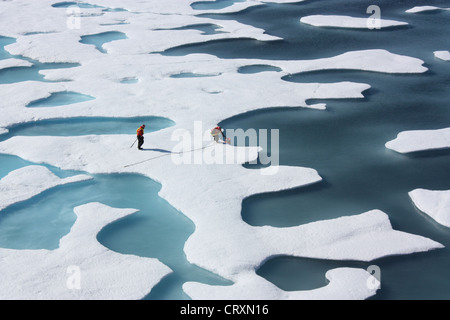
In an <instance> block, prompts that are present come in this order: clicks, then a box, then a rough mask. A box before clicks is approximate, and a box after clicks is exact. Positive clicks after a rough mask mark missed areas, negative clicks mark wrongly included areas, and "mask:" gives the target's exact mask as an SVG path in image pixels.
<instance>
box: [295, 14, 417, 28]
mask: <svg viewBox="0 0 450 320" xmlns="http://www.w3.org/2000/svg"><path fill="white" fill-rule="evenodd" d="M368 21H370V20H368V18H356V17H349V16H337V15H312V16H306V17H302V18H301V19H300V22H302V23H305V24H309V25H312V26H316V27H334V28H354V29H368V28H369V26H370V25H369V24H368ZM377 21H378V22H379V28H380V29H382V28H389V27H398V26H406V25H408V23H407V22H402V21H394V20H386V19H379V20H377Z"/></svg>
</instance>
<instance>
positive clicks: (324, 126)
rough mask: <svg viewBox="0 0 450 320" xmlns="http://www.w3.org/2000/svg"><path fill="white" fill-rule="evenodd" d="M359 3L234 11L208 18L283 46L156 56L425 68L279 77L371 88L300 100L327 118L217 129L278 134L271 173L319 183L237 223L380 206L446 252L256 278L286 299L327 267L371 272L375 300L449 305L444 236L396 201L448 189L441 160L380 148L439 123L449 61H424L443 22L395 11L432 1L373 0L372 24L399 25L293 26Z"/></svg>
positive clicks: (270, 117) (254, 205)
mask: <svg viewBox="0 0 450 320" xmlns="http://www.w3.org/2000/svg"><path fill="white" fill-rule="evenodd" d="M370 4H373V3H368V2H364V1H339V2H337V1H314V2H309V1H308V2H302V3H299V4H285V5H270V4H268V5H263V6H258V7H255V8H250V9H247V10H245V11H243V12H240V13H237V14H224V15H207V16H208V17H212V18H216V19H233V20H238V21H241V22H243V23H247V24H250V25H253V26H255V27H259V28H263V29H264V30H265V31H266V33H268V34H271V35H275V36H279V37H282V38H283V40H277V41H273V42H261V41H256V40H250V39H239V40H219V41H211V42H208V43H202V44H192V45H185V46H180V47H178V48H174V49H170V50H167V51H166V52H165V54H167V55H185V54H189V53H209V54H213V55H216V56H218V57H221V58H224V59H229V58H262V59H317V58H323V57H331V56H335V55H338V54H341V53H344V52H347V51H352V50H362V49H380V48H382V49H387V50H389V51H390V52H393V53H397V54H404V55H409V56H412V57H417V58H420V59H422V60H424V61H425V65H426V66H427V67H428V68H429V71H428V72H426V73H425V74H419V75H386V74H378V73H372V72H358V71H343V70H335V71H318V72H310V73H305V74H292V75H288V76H286V77H284V78H283V79H284V80H285V81H291V82H297V83H308V82H324V83H332V82H340V81H354V82H362V83H368V84H370V85H371V86H372V88H371V89H369V90H367V91H366V92H364V95H365V98H364V99H355V100H351V99H344V100H322V101H318V100H317V101H309V102H308V103H310V104H313V103H317V102H325V103H327V110H326V111H318V110H308V109H299V108H295V109H292V108H284V109H283V108H281V109H269V110H265V111H256V112H250V113H247V114H244V115H238V116H236V117H233V118H231V119H226V120H224V121H223V122H222V123H221V126H223V127H224V128H230V129H231V128H232V129H237V128H243V129H244V130H246V129H249V128H254V129H279V130H280V149H279V150H269V151H271V152H279V157H280V164H283V165H293V166H306V167H311V168H315V169H317V170H318V172H319V174H320V175H321V176H322V177H323V182H320V183H318V184H315V185H312V186H309V187H305V188H298V189H294V190H290V191H285V192H276V193H269V194H263V195H256V196H252V197H249V198H247V199H245V200H244V202H243V205H242V217H243V219H244V220H245V221H246V222H247V223H249V224H251V225H255V226H260V225H271V226H275V227H286V226H295V225H300V224H304V223H308V222H312V221H318V220H323V219H331V218H337V217H340V216H344V215H354V214H360V213H363V212H365V211H368V210H372V209H381V210H383V211H385V212H386V213H387V214H388V215H389V218H390V220H391V223H392V225H393V227H394V228H395V229H397V230H402V231H405V232H410V233H414V234H419V235H423V236H426V237H429V238H431V239H433V240H436V241H438V242H440V243H442V244H444V246H445V247H446V248H445V249H440V250H435V251H432V252H427V253H420V254H412V255H408V256H399V257H389V258H383V259H379V260H376V261H371V262H370V263H362V262H349V261H322V260H314V259H305V258H295V257H277V258H274V259H271V260H269V261H268V262H266V263H265V264H264V265H262V266H261V267H260V268H259V270H258V274H259V275H261V276H263V277H265V278H266V279H268V280H269V281H272V282H273V283H274V284H276V285H277V286H279V287H280V288H282V289H285V290H305V289H314V288H317V287H321V286H324V285H326V279H325V272H326V271H327V270H329V269H332V268H336V267H344V266H349V267H355V266H356V267H361V268H367V267H368V266H369V264H377V265H378V266H379V267H380V269H381V283H382V285H381V290H379V291H378V293H377V295H376V296H375V297H374V299H449V298H450V286H449V285H448V284H449V283H450V282H449V281H450V280H449V276H448V270H449V267H450V251H449V249H448V247H449V246H450V230H449V229H448V228H446V227H443V226H441V225H439V224H437V223H436V222H434V221H433V220H432V219H430V218H429V217H427V216H426V215H424V214H423V213H421V212H419V211H418V210H417V209H416V208H415V207H414V205H413V203H412V202H411V200H410V199H409V197H408V195H407V193H408V192H409V191H411V190H413V189H415V188H428V189H432V190H448V189H449V188H450V151H449V150H439V151H431V152H417V153H413V154H409V155H401V154H398V153H395V152H394V151H391V150H388V149H386V148H385V146H384V144H385V143H386V142H387V141H389V140H392V139H394V138H395V137H396V135H397V134H398V133H399V132H400V131H404V130H418V129H440V128H444V127H448V126H449V125H450V110H449V107H448V101H449V99H450V90H449V89H450V64H449V63H448V62H443V61H440V60H439V59H436V58H435V57H434V55H433V51H435V50H448V48H449V47H450V39H449V38H448V37H447V36H446V31H445V30H447V29H448V27H449V22H450V13H449V12H445V11H437V12H433V13H422V14H414V15H412V14H407V13H405V11H406V10H407V9H410V8H412V7H414V6H416V5H433V4H435V5H437V6H445V4H444V3H443V2H442V1H426V3H425V2H424V1H395V2H393V1H378V2H377V3H376V4H377V5H379V7H380V9H381V17H382V18H385V19H394V20H400V21H406V22H408V23H409V26H408V27H402V28H390V29H388V30H374V31H369V30H348V29H333V28H317V27H312V26H307V25H304V24H301V23H300V22H299V19H300V18H301V17H302V16H306V15H313V14H341V15H350V16H357V17H368V15H367V14H366V9H367V7H368V6H369V5H370ZM449 4H450V2H448V1H447V3H446V5H447V6H448V5H449ZM380 63H382V62H380ZM248 68H249V69H248V70H245V69H244V72H259V69H258V68H257V67H251V68H250V67H248ZM261 68H262V67H261ZM262 71H271V70H264V68H262ZM274 71H276V70H274ZM247 167H248V168H249V169H251V168H252V167H253V166H252V165H247Z"/></svg>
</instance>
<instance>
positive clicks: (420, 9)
mask: <svg viewBox="0 0 450 320" xmlns="http://www.w3.org/2000/svg"><path fill="white" fill-rule="evenodd" d="M437 10H450V8H441V7H436V6H416V7H414V8H411V9H408V10H406V12H407V13H420V12H428V11H437Z"/></svg>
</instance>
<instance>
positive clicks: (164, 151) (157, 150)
mask: <svg viewBox="0 0 450 320" xmlns="http://www.w3.org/2000/svg"><path fill="white" fill-rule="evenodd" d="M141 151H155V152H162V153H172V151H169V150H164V149H157V148H153V149H149V148H142V149H141Z"/></svg>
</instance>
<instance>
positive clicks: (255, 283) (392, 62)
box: [0, 0, 450, 299]
mask: <svg viewBox="0 0 450 320" xmlns="http://www.w3.org/2000/svg"><path fill="white" fill-rule="evenodd" d="M195 2H196V1H194V0H189V1H179V0H164V1H160V0H149V1H138V0H136V1H134V0H133V1H131V0H130V1H127V2H123V1H118V0H108V1H106V0H95V1H89V2H88V3H89V4H90V5H86V4H85V3H78V6H76V5H75V6H69V5H64V3H61V2H58V1H56V0H40V1H26V0H14V1H3V2H1V3H0V30H1V34H0V36H2V37H8V38H11V39H14V41H13V42H12V43H10V44H8V45H6V46H5V48H4V50H5V51H6V52H7V57H5V58H2V59H0V71H2V70H6V69H10V68H29V67H31V66H32V65H33V62H31V61H36V62H39V63H47V64H52V63H58V64H68V65H67V67H59V68H45V69H43V70H40V71H39V74H40V75H43V77H44V80H45V81H18V82H13V83H6V84H1V85H0V94H1V96H2V102H1V104H0V108H1V114H2V116H1V118H0V133H6V132H8V131H9V130H12V128H13V127H15V126H20V125H23V124H30V123H34V122H39V121H43V120H61V119H63V120H67V121H70V120H71V119H79V118H82V117H83V118H85V117H87V118H96V117H99V118H106V117H113V118H118V119H120V118H135V117H149V116H157V117H164V118H168V119H170V120H172V121H174V123H175V125H174V126H172V127H168V128H163V129H161V130H158V131H155V132H149V133H147V132H146V135H145V139H146V146H149V145H150V146H151V147H148V148H149V150H145V151H142V152H140V151H137V150H136V149H135V148H132V149H131V148H130V144H131V143H132V142H133V140H134V139H135V135H134V132H130V133H129V134H102V133H101V132H99V133H98V134H89V135H78V136H56V135H48V136H24V135H23V136H22V135H15V136H13V137H10V138H9V139H6V140H3V141H0V153H2V154H9V155H14V156H18V157H20V158H22V159H24V160H27V161H30V162H32V163H34V164H33V165H29V166H25V167H23V168H19V169H16V170H13V171H11V172H10V173H9V174H8V175H6V176H5V177H2V178H1V180H0V191H1V194H0V201H1V202H0V216H1V215H2V210H3V209H5V208H7V207H9V206H11V205H14V204H16V203H20V202H23V201H25V200H28V199H31V198H33V197H34V196H36V195H38V194H41V193H42V192H44V191H46V190H50V189H52V188H55V187H63V186H64V185H66V184H72V183H73V184H76V183H78V182H82V181H86V180H89V179H92V175H95V174H116V173H137V174H140V175H143V176H146V177H148V178H150V179H153V180H155V181H157V182H159V183H160V184H161V185H162V189H161V191H160V193H159V195H160V197H162V198H164V199H165V200H167V201H168V202H169V203H170V205H171V206H173V207H174V208H176V209H177V210H179V211H180V212H182V213H183V214H184V215H185V216H186V217H188V218H189V219H190V220H191V221H192V222H193V223H194V225H195V231H194V233H193V234H192V235H191V236H190V237H189V238H188V240H187V241H186V243H185V247H184V251H185V254H186V257H187V259H188V261H189V262H190V263H191V264H195V265H197V266H200V267H201V268H204V269H205V270H208V271H211V272H213V273H215V274H217V275H219V276H221V277H223V278H225V279H227V280H230V281H231V282H232V283H233V284H232V285H228V286H214V285H208V284H204V283H200V282H186V283H185V284H184V285H183V290H184V291H185V293H186V294H187V295H188V296H189V297H190V298H192V299H366V298H369V297H371V296H373V295H375V294H376V292H377V288H374V287H370V286H367V281H368V279H370V277H371V275H370V273H369V272H368V271H367V270H365V269H362V268H337V269H333V270H329V271H328V272H327V274H326V278H327V279H328V281H329V282H328V284H327V285H326V286H324V287H322V288H319V289H315V290H305V291H285V290H282V289H280V288H278V287H277V286H275V285H274V284H272V283H270V282H269V281H267V280H266V279H263V278H262V277H260V276H258V275H257V274H256V269H257V268H258V267H259V266H260V265H261V264H262V263H264V262H265V261H267V260H268V259H270V258H271V257H275V256H279V255H287V256H296V257H308V258H315V259H330V260H357V261H369V262H370V261H373V260H376V259H379V258H382V257H386V256H394V255H408V254H413V253H416V252H425V251H430V250H434V249H441V248H443V245H442V244H441V243H440V242H439V241H435V240H433V239H430V238H428V237H425V236H422V235H416V234H412V233H408V232H404V231H400V230H396V229H395V227H393V226H392V225H391V223H390V220H389V216H388V214H389V213H387V212H383V211H382V210H379V209H378V208H373V210H370V211H367V212H360V213H359V214H357V215H349V216H344V217H340V218H337V219H330V220H324V221H317V222H313V223H309V224H304V225H299V226H295V227H289V228H275V227H271V226H264V227H254V226H250V225H249V224H247V223H246V222H244V221H243V220H242V216H241V206H242V201H243V200H244V199H245V198H248V197H250V196H252V195H255V194H262V193H268V192H276V191H282V190H288V189H294V188H299V187H305V186H310V185H314V184H316V183H320V182H321V181H323V177H322V176H321V172H318V171H317V170H316V169H314V168H306V167H301V166H288V165H279V164H278V163H276V164H275V163H272V165H273V166H272V167H270V166H269V167H268V168H259V169H247V168H245V167H244V166H243V164H245V163H248V162H250V161H254V160H256V159H257V158H258V155H259V154H260V153H261V152H262V151H264V150H262V148H261V147H260V146H233V145H222V144H217V145H211V141H207V139H202V140H201V141H200V145H199V146H197V147H198V148H197V147H196V145H195V143H196V142H193V145H192V148H191V147H190V146H187V147H186V148H182V149H177V148H179V144H178V142H179V141H177V140H174V132H181V133H182V132H185V133H186V135H187V136H189V135H190V136H192V137H195V135H196V133H195V123H196V122H197V121H200V122H201V123H202V129H203V132H206V133H207V132H208V130H209V129H210V128H212V127H214V126H215V125H217V123H219V122H220V121H222V120H224V119H227V118H230V117H233V116H235V115H238V114H244V113H247V112H249V111H254V110H261V109H264V108H284V107H293V108H295V107H305V108H313V109H319V110H322V111H324V112H325V111H326V103H323V102H318V103H310V101H311V100H321V99H363V98H364V97H365V95H364V93H365V92H366V91H367V90H370V89H371V85H370V84H367V83H362V82H355V81H339V82H333V83H319V82H314V83H293V82H288V81H285V80H283V79H282V78H283V77H284V76H288V75H291V74H298V73H306V72H314V71H329V70H351V71H364V72H375V73H381V74H389V75H395V74H402V75H404V74H408V75H421V74H423V73H426V72H427V71H428V68H427V66H426V64H425V62H424V61H423V60H422V59H419V58H416V57H412V56H408V55H405V54H399V53H394V52H390V51H388V50H386V49H382V48H380V49H361V50H349V51H348V52H343V53H340V54H336V55H334V56H330V57H321V58H317V59H297V60H287V59H277V60H270V59H256V58H255V59H245V58H239V59H222V58H219V57H217V56H214V55H210V54H202V53H198V54H189V55H186V56H176V55H174V56H171V55H164V54H162V53H163V52H164V51H165V50H167V49H170V48H174V47H179V46H182V45H190V44H196V43H206V42H211V41H215V40H229V39H253V40H255V41H259V42H261V43H271V42H275V41H279V40H281V38H280V37H278V36H273V35H270V34H268V33H266V32H265V30H264V29H262V28H258V27H255V26H251V25H248V24H244V23H241V22H238V21H235V20H232V19H214V18H212V17H211V16H208V15H206V16H202V15H201V14H208V13H236V12H241V11H243V10H246V9H249V8H252V7H257V6H258V5H262V4H264V3H274V4H280V5H282V4H291V3H295V2H296V1H289V0H271V1H259V0H255V1H242V2H233V3H232V4H231V5H230V6H226V7H224V8H218V9H214V8H212V9H195V6H194V5H193V4H194V3H195ZM415 12H417V11H415ZM37 13H38V14H37ZM323 17H325V16H309V17H304V18H303V19H302V20H301V21H302V22H303V23H308V24H311V25H312V26H323V25H324V23H323V19H324V18H323ZM333 17H334V18H333V19H331V20H330V17H328V18H326V24H325V25H326V26H328V27H337V28H339V27H345V28H356V29H358V28H364V27H365V26H366V25H365V23H366V22H365V21H366V19H363V18H360V19H357V18H352V17H348V16H333ZM19 21H20V23H19ZM200 24H213V25H215V26H218V30H220V32H212V33H202V32H201V31H199V30H195V29H188V28H185V27H188V26H192V25H200ZM405 25H407V23H406V22H400V21H393V20H388V19H386V20H383V21H382V27H383V28H385V27H386V28H388V27H399V26H400V27H402V26H405ZM103 33H116V35H118V34H117V33H119V35H120V36H118V37H117V38H115V39H114V40H113V41H108V42H102V44H101V46H100V47H99V46H96V45H92V44H87V43H83V41H82V40H83V39H86V38H85V37H86V36H92V35H98V34H103ZM99 48H100V49H101V50H100V49H99ZM430 52H432V50H431V49H430ZM447 52H448V51H447ZM436 56H437V57H444V58H445V57H446V55H445V54H437V55H436ZM0 57H1V56H0ZM69 64H71V65H69ZM254 65H266V66H270V67H274V68H276V69H277V70H279V71H278V72H258V73H248V74H244V73H240V72H239V70H240V68H243V67H247V66H254ZM186 74H190V75H207V76H192V77H180V76H179V75H186ZM68 92H70V93H74V94H75V95H79V96H83V97H86V96H87V97H90V98H92V99H84V100H83V101H81V100H80V101H75V102H74V103H65V104H61V105H54V106H48V105H46V104H39V105H37V106H30V104H31V103H33V102H35V101H43V100H45V99H47V98H49V97H52V95H55V94H57V93H68ZM137 125H140V123H138V124H137ZM136 127H137V126H136ZM203 132H202V133H203ZM416 134H417V136H416ZM419 134H420V136H419ZM203 137H204V136H203ZM449 141H450V140H449V137H448V128H447V129H442V130H430V131H427V132H420V133H419V132H417V133H413V132H410V133H402V134H399V136H398V138H397V139H396V140H395V141H392V142H387V143H386V147H387V148H389V149H394V150H396V151H399V152H411V151H415V150H417V149H421V150H422V149H430V148H431V149H432V148H448V147H450V145H449ZM162 151H167V154H165V153H164V152H162ZM182 154H185V155H186V156H187V157H189V159H190V160H192V161H188V162H186V161H176V156H177V155H182ZM227 154H228V155H229V154H232V155H233V161H232V162H231V163H230V162H227V161H224V159H227ZM186 159H187V158H186ZM195 159H197V160H198V159H200V160H199V162H198V163H197V162H196V161H195ZM205 159H209V161H205ZM47 166H53V167H57V168H59V169H61V170H75V171H79V172H83V174H79V175H74V176H71V177H66V178H59V177H57V176H56V175H54V174H53V173H52V172H51V171H50V170H49V169H48V168H47ZM424 192H425V191H423V192H419V191H416V192H414V193H411V194H410V195H411V197H412V198H413V200H414V201H415V203H416V205H417V206H418V207H419V208H421V210H423V211H424V212H426V213H427V214H429V215H430V216H432V217H439V218H436V220H438V219H439V221H441V223H443V224H445V225H447V226H448V214H447V217H445V214H446V212H447V213H448V192H447V193H443V194H442V195H439V196H438V195H436V196H433V197H431V199H432V200H429V198H428V197H427V196H426V195H425V194H424ZM435 198H436V200H435ZM442 203H444V204H443V205H442ZM73 210H74V212H75V214H76V222H75V224H74V225H73V226H72V228H71V230H70V233H69V234H67V235H65V236H64V237H62V238H61V239H60V242H59V247H58V248H57V249H54V250H46V249H41V250H31V249H30V250H14V249H8V248H0V260H1V264H2V265H1V275H0V297H1V298H2V299H142V298H144V297H145V296H146V295H147V294H148V293H149V292H150V291H151V290H152V288H153V287H155V286H156V285H157V284H158V283H159V282H160V281H161V280H162V279H163V278H164V277H166V276H167V275H169V274H170V273H171V272H173V271H172V270H171V269H170V268H169V267H168V266H166V265H164V264H163V263H162V262H161V261H159V260H158V259H155V258H148V257H140V256H136V255H131V254H129V255H127V254H120V253H117V252H114V251H112V250H109V249H108V248H106V247H104V246H103V245H101V244H100V243H99V242H98V240H97V238H96V236H97V234H98V233H99V232H100V231H101V229H102V228H103V227H105V226H106V225H108V224H110V223H112V222H114V221H116V220H119V219H121V218H123V217H125V216H128V215H132V214H133V213H135V212H136V211H137V210H136V209H134V208H126V209H123V208H113V207H111V206H107V205H105V204H102V203H98V202H89V203H85V204H83V205H81V206H77V207H75V208H73ZM349 214H350V213H349ZM30 219H32V217H30ZM442 221H443V222H442ZM205 244H207V245H205ZM242 248H245V250H243V249H242ZM72 272H74V273H72ZM77 272H79V275H80V277H81V278H80V279H77V278H75V280H80V281H79V282H76V281H75V282H74V283H72V285H75V286H78V288H77V290H72V289H73V288H71V285H70V284H71V283H69V282H68V279H69V280H70V279H72V280H73V279H74V278H73V277H72V276H73V275H74V274H75V275H76V273H77Z"/></svg>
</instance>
